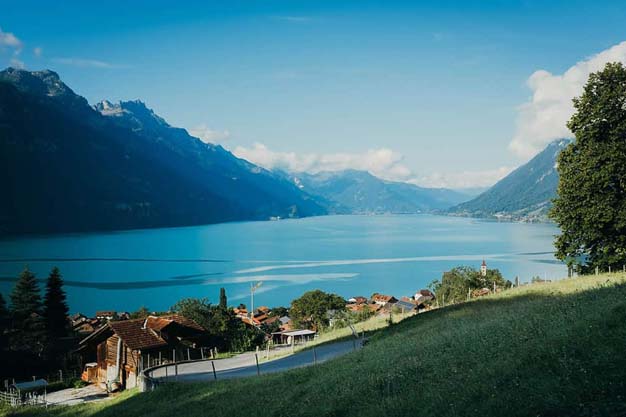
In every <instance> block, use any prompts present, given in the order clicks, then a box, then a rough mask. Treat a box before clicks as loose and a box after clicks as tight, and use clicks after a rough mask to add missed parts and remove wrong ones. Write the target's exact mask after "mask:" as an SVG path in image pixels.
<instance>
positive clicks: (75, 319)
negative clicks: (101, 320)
mask: <svg viewBox="0 0 626 417" xmlns="http://www.w3.org/2000/svg"><path fill="white" fill-rule="evenodd" d="M88 320H89V319H88V318H87V316H85V315H84V314H82V313H75V314H72V315H71V316H70V323H71V325H72V327H73V326H76V325H78V324H80V323H82V322H85V321H88Z"/></svg>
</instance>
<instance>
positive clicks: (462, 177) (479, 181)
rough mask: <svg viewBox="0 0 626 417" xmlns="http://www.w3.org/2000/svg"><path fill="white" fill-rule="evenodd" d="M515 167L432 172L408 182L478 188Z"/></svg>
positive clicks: (504, 175) (432, 185)
mask: <svg viewBox="0 0 626 417" xmlns="http://www.w3.org/2000/svg"><path fill="white" fill-rule="evenodd" d="M514 169H515V168H512V167H508V166H503V167H499V168H495V169H488V170H484V171H461V172H451V173H439V172H434V173H431V174H428V175H424V176H421V177H416V178H412V179H410V180H409V181H407V182H410V183H412V184H415V185H419V186H421V187H428V188H452V189H463V188H476V187H478V188H480V187H491V186H492V185H493V184H495V183H496V182H498V181H499V180H501V179H502V178H504V177H506V176H507V175H508V174H510V173H511V171H513V170H514Z"/></svg>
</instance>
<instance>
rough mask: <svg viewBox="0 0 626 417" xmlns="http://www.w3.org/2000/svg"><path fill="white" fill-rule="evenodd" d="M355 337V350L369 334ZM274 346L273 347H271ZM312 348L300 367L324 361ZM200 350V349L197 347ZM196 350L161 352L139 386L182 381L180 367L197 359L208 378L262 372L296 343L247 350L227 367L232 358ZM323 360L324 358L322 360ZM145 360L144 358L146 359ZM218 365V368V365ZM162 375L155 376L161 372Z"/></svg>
mask: <svg viewBox="0 0 626 417" xmlns="http://www.w3.org/2000/svg"><path fill="white" fill-rule="evenodd" d="M353 335H354V338H353V339H352V349H353V350H357V349H358V348H360V347H362V346H363V345H364V344H365V343H366V340H365V333H364V332H362V333H361V335H360V336H359V335H358V333H356V332H355V333H354V334H353ZM301 346H304V347H306V346H307V343H301ZM270 347H273V349H270ZM310 347H311V349H310V351H309V353H308V355H310V356H308V357H306V355H307V353H305V358H304V359H303V360H301V361H300V365H298V366H307V365H316V364H317V363H319V362H320V358H319V357H318V350H317V349H316V345H315V344H313V345H312V346H310ZM195 350H198V349H195ZM193 352H194V349H190V350H189V351H187V350H184V351H183V353H186V355H187V356H184V357H185V358H186V359H184V360H182V361H178V360H176V361H174V360H172V359H173V358H178V357H180V355H179V354H178V353H175V352H174V351H172V356H171V358H170V359H164V357H163V355H161V358H160V361H157V362H159V363H158V364H156V365H154V366H151V367H147V368H144V370H143V371H142V372H141V373H140V377H139V388H140V390H141V391H142V392H145V391H152V390H154V389H156V388H158V387H159V386H160V385H162V384H165V383H169V382H176V381H179V375H181V374H186V372H185V370H183V371H182V373H181V371H180V370H179V366H182V365H184V364H188V363H194V362H205V363H206V367H205V368H204V369H203V370H199V369H197V370H195V371H194V373H195V374H204V375H205V376H206V379H207V380H217V379H219V378H218V375H220V373H221V372H223V371H232V370H234V369H237V370H239V372H244V374H240V375H238V377H242V376H252V375H255V374H256V375H257V376H260V375H261V365H262V361H263V360H265V361H269V360H271V359H276V358H278V357H281V356H287V355H289V354H292V353H294V344H284V345H272V344H268V345H266V348H265V349H257V350H256V352H247V353H245V354H242V355H249V358H246V360H245V361H243V362H242V356H238V357H237V358H232V359H234V360H236V364H234V365H233V364H232V363H231V364H230V366H228V365H226V366H225V367H224V363H225V362H227V361H228V360H229V359H231V358H223V359H216V356H217V355H213V357H211V356H208V355H203V356H202V357H200V358H198V356H199V355H202V354H201V353H200V354H198V353H197V354H196V356H195V357H196V359H194V355H193ZM189 358H190V359H189ZM322 360H323V359H322ZM142 362H143V361H142ZM216 364H218V365H217V367H218V368H221V369H217V368H216ZM156 371H160V372H158V374H160V375H158V376H157V375H155V374H157V372H156ZM229 377H232V374H231V373H230V372H228V375H227V376H223V375H222V377H221V378H229Z"/></svg>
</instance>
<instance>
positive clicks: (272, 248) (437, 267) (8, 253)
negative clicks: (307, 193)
mask: <svg viewBox="0 0 626 417" xmlns="http://www.w3.org/2000/svg"><path fill="white" fill-rule="evenodd" d="M556 233H557V229H556V227H555V226H554V225H551V224H526V223H505V222H494V221H486V220H476V219H469V218H460V217H445V216H434V215H388V216H326V217H314V218H306V219H298V220H281V221H268V222H242V223H225V224H215V225H205V226H195V227H182V228H167V229H147V230H132V231H122V232H104V233H101V232H99V233H89V234H64V235H53V236H37V237H31V236H29V237H23V238H9V239H3V240H0V292H2V294H3V295H4V296H5V298H6V299H8V295H9V293H10V291H11V288H12V286H13V282H14V281H15V277H16V276H17V274H18V273H19V272H20V271H21V270H22V269H23V268H24V267H25V266H26V265H27V266H28V267H29V268H30V269H31V270H32V271H33V272H35V273H36V275H37V277H38V278H45V277H46V276H47V274H48V272H49V271H50V269H51V268H52V267H53V266H55V265H56V266H58V267H59V268H60V269H61V273H62V274H63V277H64V279H65V283H66V290H67V294H68V301H69V304H70V310H71V311H72V312H82V313H85V314H93V313H94V312H95V311H96V310H117V311H134V310H136V309H138V308H139V307H140V306H147V307H148V308H149V309H151V310H167V309H168V308H169V307H170V306H172V305H173V304H174V303H175V302H176V301H177V300H179V299H181V298H184V297H207V298H209V300H211V301H212V302H214V303H217V301H218V294H219V289H220V287H224V288H226V292H227V295H228V300H229V304H232V305H237V304H239V303H245V304H247V305H249V303H250V283H254V282H258V281H263V284H262V285H261V287H259V289H258V290H257V292H256V295H255V302H254V304H255V305H256V306H260V305H269V306H277V305H285V306H287V305H288V304H289V302H290V301H291V300H292V299H294V298H297V297H298V296H300V295H301V294H302V293H304V292H305V291H307V290H311V289H316V288H319V289H321V290H324V291H332V292H335V293H338V294H340V295H342V296H344V297H346V298H348V297H351V296H356V295H364V296H370V295H371V294H372V293H373V292H381V293H388V294H391V295H395V296H396V297H400V296H403V295H411V294H413V293H414V292H415V291H416V290H418V289H421V288H425V287H426V286H427V285H428V283H430V282H431V281H432V280H434V279H437V278H440V277H441V274H442V272H443V271H446V270H449V269H451V268H453V267H455V266H458V265H471V266H474V267H475V268H479V266H480V263H481V262H482V260H483V259H485V260H486V261H487V264H488V267H489V268H498V269H500V271H502V273H503V274H504V276H505V277H506V278H507V279H510V280H511V281H513V280H514V278H515V276H519V277H520V280H521V281H529V280H530V279H531V277H532V276H535V275H539V276H541V277H548V278H551V277H552V278H561V277H563V276H565V275H566V274H567V268H566V267H565V266H564V265H563V264H561V263H559V262H557V261H555V259H554V256H553V250H554V249H553V245H552V242H553V236H554V235H555V234H556ZM42 288H43V286H42Z"/></svg>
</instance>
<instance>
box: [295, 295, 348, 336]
mask: <svg viewBox="0 0 626 417" xmlns="http://www.w3.org/2000/svg"><path fill="white" fill-rule="evenodd" d="M345 308H346V300H344V299H343V298H342V297H340V296H338V295H337V294H330V293H325V292H324V291H321V290H313V291H307V292H305V293H304V294H303V295H302V297H300V298H297V299H295V300H293V301H292V302H291V308H290V309H289V315H290V317H291V319H292V320H293V321H294V323H295V324H296V326H299V327H308V326H311V325H315V326H316V327H317V328H318V329H319V328H324V327H326V326H328V311H329V310H343V309H345Z"/></svg>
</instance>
